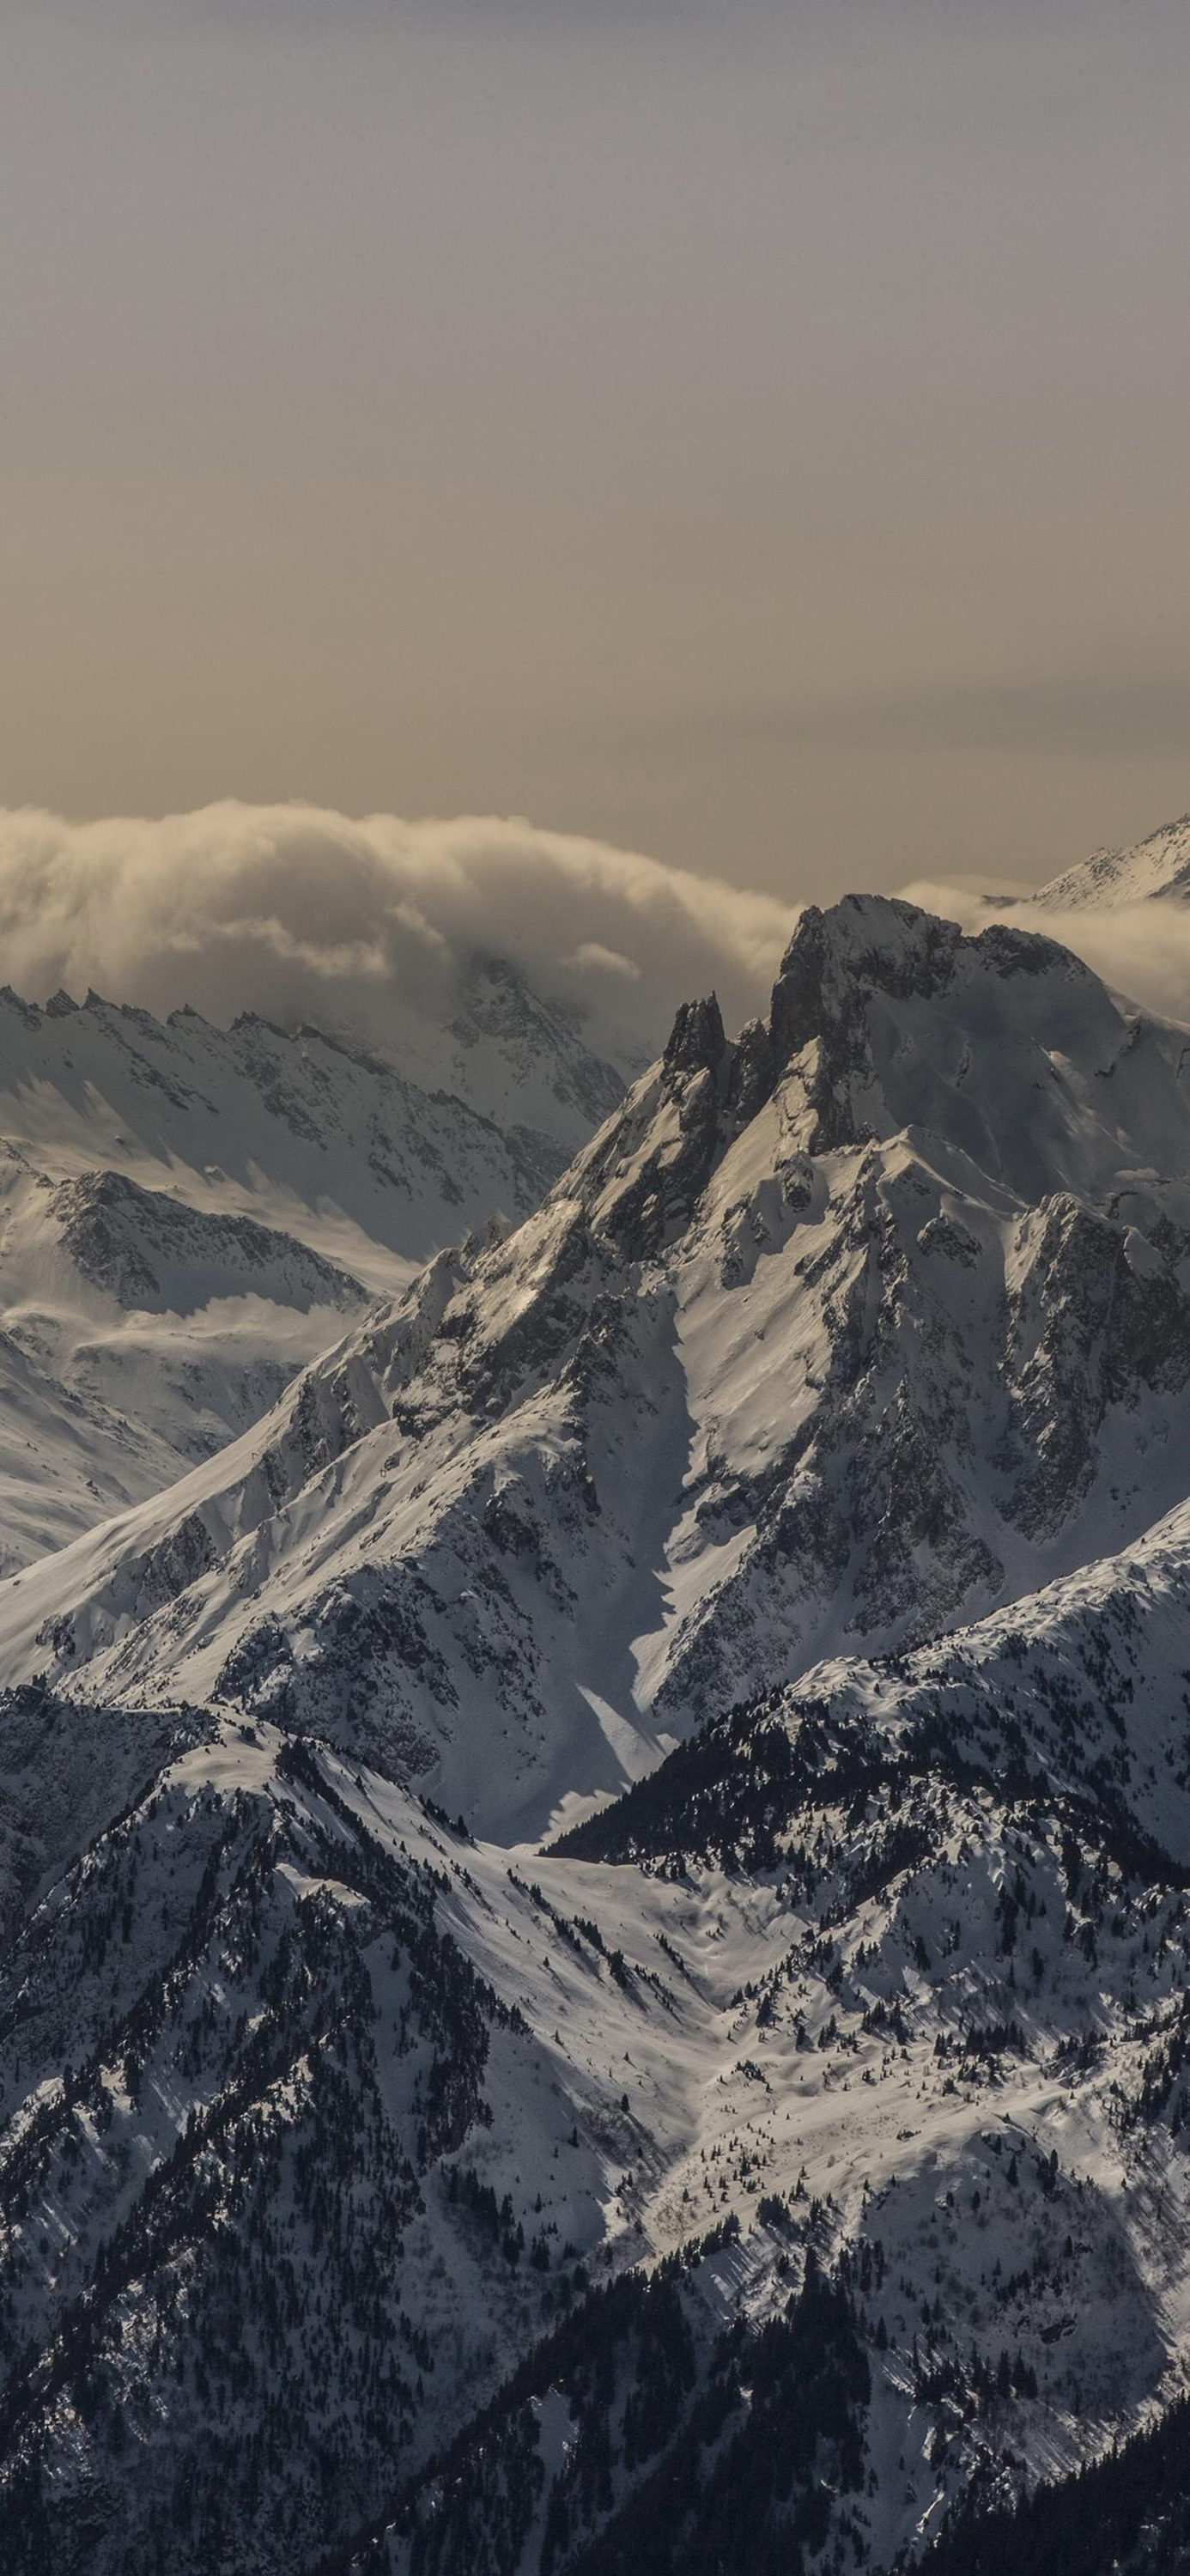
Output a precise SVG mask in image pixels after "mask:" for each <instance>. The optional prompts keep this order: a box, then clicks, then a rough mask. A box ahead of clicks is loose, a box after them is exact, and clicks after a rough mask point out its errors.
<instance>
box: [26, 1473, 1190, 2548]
mask: <svg viewBox="0 0 1190 2576" xmlns="http://www.w3.org/2000/svg"><path fill="white" fill-rule="evenodd" d="M1133 1578H1134V1565H1133V1558H1132V1556H1131V1555H1130V1556H1129V1558H1128V1559H1126V1560H1123V1561H1118V1562H1117V1563H1115V1564H1114V1565H1110V1566H1104V1567H1102V1568H1099V1569H1096V1570H1094V1571H1092V1572H1091V1573H1088V1574H1086V1575H1082V1576H1080V1577H1078V1578H1071V1579H1068V1580H1067V1581H1066V1582H1065V1583H1063V1584H1061V1585H1058V1586H1056V1587H1054V1589H1053V1590H1052V1592H1051V1593H1050V1595H1049V1596H1048V1598H1047V1599H1046V1600H1044V1601H1042V1602H1038V1603H1034V1604H1031V1605H1029V1606H1028V1607H1027V1608H1026V1607H1022V1609H1021V1611H1020V1612H1019V1614H1017V1615H1016V1616H1015V1617H1014V1618H1012V1619H1009V1618H1008V1617H1006V1616H1004V1615H1000V1616H997V1617H996V1618H994V1619H993V1620H991V1621H989V1622H987V1623H985V1624H984V1625H983V1626H982V1627H980V1628H978V1629H976V1630H974V1631H972V1632H971V1633H970V1634H969V1635H967V1636H964V1637H963V1638H960V1639H957V1640H955V1641H954V1643H953V1645H952V1646H950V1647H943V1646H941V1645H940V1646H938V1647H935V1648H931V1649H926V1650H922V1652H921V1653H919V1654H916V1655H914V1656H912V1657H909V1658H905V1659H903V1661H899V1662H896V1663H893V1664H886V1665H884V1666H883V1667H880V1668H871V1667H864V1666H859V1667H852V1666H848V1665H839V1666H836V1667H833V1668H828V1669H823V1670H819V1671H817V1672H815V1673H814V1674H813V1675H811V1676H808V1677H807V1679H806V1680H805V1681H804V1682H803V1683H802V1684H801V1685H800V1686H798V1687H796V1688H794V1689H791V1690H787V1691H784V1692H781V1693H778V1694H774V1695H772V1696H771V1697H770V1698H768V1699H767V1700H765V1701H764V1702H763V1703H760V1704H757V1705H754V1706H751V1707H748V1708H745V1709H742V1710H740V1711H739V1712H737V1713H736V1714H735V1715H734V1716H732V1717H730V1718H727V1719H723V1720H721V1721H718V1722H716V1724H714V1725H713V1726H712V1727H711V1729H710V1730H709V1732H708V1733H707V1734H706V1735H705V1736H704V1737H702V1738H700V1739H699V1740H698V1741H696V1742H695V1743H693V1744H692V1745H690V1746H689V1747H685V1748H682V1749H681V1750H680V1751H678V1752H676V1753H675V1754H674V1755H673V1756H672V1757H671V1759H670V1761H669V1762H668V1763H667V1764H666V1765H665V1767H664V1768H663V1769H662V1770H661V1771H659V1772H658V1773H656V1774H655V1775H654V1777H653V1778H652V1779H651V1780H650V1781H649V1782H647V1783H645V1784H643V1785H642V1786H641V1787H639V1788H638V1789H636V1790H635V1791H634V1792H633V1793H631V1795H630V1796H629V1798H628V1799H627V1800H626V1801H625V1803H624V1805H623V1807H622V1808H619V1809H611V1810H609V1811H607V1812H605V1813H604V1814H603V1815H602V1816H600V1817H598V1818H595V1819H593V1820H591V1821H590V1822H588V1824H587V1825H586V1826H585V1827H583V1828H582V1829H581V1830H580V1831H579V1832H578V1833H577V1834H576V1835H574V1836H573V1837H572V1838H571V1842H570V1845H569V1848H567V1849H565V1850H562V1851H556V1852H551V1853H549V1854H547V1855H537V1854H531V1853H526V1852H515V1851H514V1852H510V1851H509V1850H508V1849H507V1848H500V1847H498V1846H494V1845H491V1844H478V1845H477V1844H475V1843H473V1842H471V1841H470V1840H469V1839H468V1838H467V1837H466V1836H465V1835H464V1834H462V1833H461V1832H460V1831H459V1829H458V1828H457V1826H452V1825H451V1824H450V1823H449V1821H448V1819H447V1818H446V1817H445V1816H444V1815H443V1814H441V1813H440V1812H439V1811H437V1810H428V1809H427V1808H426V1807H424V1806H423V1805H422V1804H420V1803H419V1801H418V1800H417V1799H416V1798H415V1797H414V1796H413V1795H411V1793H410V1792H409V1791H407V1790H406V1789H404V1788H402V1787H400V1786H399V1785H397V1784H395V1783H393V1782H391V1781H387V1780H385V1779H382V1778H380V1777H379V1776H378V1775H376V1774H373V1773H370V1772H368V1771H367V1770H366V1769H363V1768H361V1766H360V1765H359V1763H358V1761H357V1760H355V1759H352V1758H348V1759H346V1760H345V1759H343V1758H337V1757H335V1756H334V1755H333V1754H331V1753H330V1752H328V1751H327V1750H326V1749H325V1748H323V1747H320V1746H319V1745H317V1744H316V1743H311V1742H310V1741H309V1740H308V1739H302V1738H295V1737H294V1736H293V1735H291V1734H290V1733H288V1732H287V1731H286V1730H285V1729H278V1728H276V1727H275V1726H273V1725H272V1724H271V1723H267V1722H262V1723H260V1724H254V1723H252V1722H250V1721H245V1722H237V1721H236V1720H234V1719H231V1718H228V1717H225V1718H223V1719H221V1720H219V1721H217V1722H214V1723H212V1721H210V1720H209V1719H208V1720H207V1721H206V1722H205V1724H204V1723H203V1721H201V1720H199V1719H197V1718H195V1717H194V1716H189V1717H185V1718H183V1717H181V1716H179V1717H178V1718H177V1719H176V1720H175V1721H174V1724H175V1728H176V1740H175V1742H174V1743H173V1744H172V1745H166V1746H165V1747H164V1748H163V1749H162V1750H160V1751H159V1754H158V1766H157V1768H156V1769H155V1771H154V1773H153V1775H152V1776H151V1777H150V1778H149V1779H148V1780H147V1781H146V1782H144V1783H142V1784H141V1785H140V1786H139V1787H138V1788H137V1789H136V1790H135V1791H134V1792H133V1794H132V1795H131V1797H130V1798H127V1799H126V1801H125V1802H124V1812H123V1813H122V1814H120V1815H118V1816H117V1817H115V1818H114V1819H113V1820H112V1821H110V1822H107V1823H105V1824H104V1826H103V1828H102V1829H101V1830H99V1831H98V1833H97V1834H96V1837H95V1839H94V1840H93V1842H92V1843H91V1845H90V1847H89V1848H88V1849H87V1850H86V1851H85V1852H84V1853H81V1854H80V1856H79V1857H78V1859H77V1860H76V1862H75V1863H74V1865H73V1866H72V1867H71V1869H70V1870H69V1871H68V1872H67V1873H66V1874H65V1875H63V1876H60V1877H59V1878H58V1879H57V1881H56V1883H54V1884H52V1885H50V1886H48V1887H47V1888H46V1889H45V1892H44V1894H42V1895H41V1896H40V1900H39V1901H38V1891H37V1888H36V1886H34V1885H32V1884H31V1887H30V1893H29V1899H28V1903H27V1908H26V1912H25V1917H24V1921H23V1924H22V1926H21V1928H20V1930H19V1933H18V1935H17V1937H16V1938H15V1940H13V1941H12V1942H10V1945H9V1947H8V1951H7V1955H6V1957H5V1958H4V1959H3V1961H2V1962H0V2106H2V2125H0V2301H3V2313H4V2316H5V2320H6V2325H7V2329H8V2335H7V2350H8V2353H9V2354H10V2356H11V2359H10V2363H9V2368H8V2373H7V2379H6V2384H5V2385H4V2386H3V2388H0V2491H2V2495H3V2507H4V2512H5V2530H6V2534H7V2541H6V2546H7V2548H8V2550H9V2552H10V2555H9V2559H8V2562H7V2563H8V2564H9V2565H11V2567H12V2569H13V2576H34V2571H37V2576H41V2571H42V2570H43V2569H44V2568H45V2567H46V2566H48V2565H51V2564H52V2565H54V2566H62V2567H65V2568H73V2567H76V2566H77V2567H79V2568H80V2569H81V2568H82V2567H83V2566H85V2567H86V2568H87V2570H88V2576H109V2571H110V2576H114V2571H115V2570H116V2569H118V2568H121V2567H122V2566H124V2565H126V2564H128V2563H129V2561H130V2560H132V2561H134V2562H135V2563H136V2564H137V2565H138V2566H144V2567H146V2568H147V2569H149V2570H151V2571H161V2576H199V2571H205V2570H206V2569H207V2568H208V2567H210V2566H211V2565H220V2564H223V2563H227V2564H229V2565H230V2564H236V2563H241V2564H243V2565H244V2566H246V2567H247V2566H251V2567H252V2568H253V2569H254V2570H255V2571H259V2576H279V2571H280V2570H282V2569H285V2570H286V2571H289V2576H324V2571H326V2570H328V2569H329V2568H332V2567H333V2568H336V2569H345V2568H348V2567H351V2568H356V2567H358V2568H360V2569H361V2570H362V2569H364V2568H367V2569H369V2570H371V2571H375V2570H377V2569H378V2568H379V2569H384V2570H387V2571H388V2572H389V2576H457V2571H458V2570H459V2569H460V2568H465V2567H470V2566H477V2567H483V2568H484V2569H486V2570H487V2571H488V2576H611V2571H614V2576H636V2572H637V2571H639V2569H640V2568H641V2567H643V2566H649V2567H654V2566H655V2567H656V2568H657V2569H658V2570H659V2571H660V2576H690V2571H694V2576H708V2571H709V2570H712V2569H714V2568H715V2567H716V2566H719V2567H722V2566H724V2565H728V2566H731V2567H732V2568H733V2569H737V2568H738V2570H739V2571H740V2576H759V2571H761V2570H767V2569H770V2568H782V2567H784V2566H785V2565H787V2564H788V2565H796V2564H797V2563H798V2561H797V2559H796V2558H795V2557H794V2556H793V2555H792V2551H793V2549H794V2547H795V2546H796V2547H798V2548H800V2549H802V2550H803V2552H804V2553H806V2554H805V2555H804V2557H803V2562H802V2563H803V2564H806V2565H809V2566H812V2567H815V2568H822V2569H823V2570H827V2569H830V2570H834V2569H836V2568H838V2569H839V2570H842V2569H843V2568H855V2569H858V2570H865V2571H874V2570H876V2569H882V2568H887V2567H888V2566H889V2565H890V2563H891V2561H892V2560H893V2558H894V2556H895V2555H896V2554H897V2553H898V2552H900V2551H905V2550H907V2551H909V2552H911V2553H912V2552H915V2551H916V2550H917V2549H919V2548H920V2546H921V2545H922V2543H923V2541H925V2540H927V2539H928V2538H929V2537H930V2536H931V2535H932V2534H933V2533H935V2532H936V2531H938V2530H939V2529H940V2528H941V2527H942V2526H943V2525H944V2523H945V2521H946V2518H947V2516H948V2514H949V2513H950V2511H951V2509H952V2508H953V2507H954V2506H955V2505H956V2504H957V2503H959V2502H961V2501H962V2500H964V2499H966V2498H967V2497H969V2495H970V2494H971V2492H972V2491H973V2489H974V2488H978V2487H980V2486H982V2487H983V2488H984V2489H985V2490H986V2491H987V2492H989V2493H992V2494H996V2493H1000V2494H1005V2493H1011V2492H1013V2491H1016V2490H1019V2488H1020V2486H1021V2485H1022V2483H1024V2482H1026V2481H1028V2480H1032V2479H1035V2478H1037V2477H1039V2476H1043V2477H1054V2476H1056V2475H1058V2474H1060V2473H1061V2472H1062V2471H1063V2470H1068V2469H1070V2468H1072V2467H1074V2466H1076V2465H1077V2463H1078V2462H1079V2461H1080V2460H1081V2459H1083V2458H1087V2457H1095V2456H1098V2455H1101V2454H1102V2453H1104V2452H1105V2451H1106V2450H1107V2448H1108V2446H1109V2445H1110V2444H1111V2442H1112V2440H1113V2438H1115V2437H1116V2436H1118V2435H1125V2434H1128V2433H1129V2432H1131V2431H1132V2430H1134V2429H1135V2427H1136V2426H1137V2425H1139V2424H1141V2423H1143V2422H1144V2421H1145V2420H1147V2418H1148V2417H1149V2415H1150V2413H1151V2411H1152V2410H1153V2409H1154V2408H1155V2407H1157V2406H1159V2405H1162V2404H1165V2403H1167V2402H1169V2401H1170V2400H1171V2399H1172V2398H1174V2397H1176V2395H1177V2394H1178V2393H1179V2391H1180V2390H1181V2388H1182V2387H1183V2386H1184V2384H1185V2372H1186V2356H1187V2350H1188V2345H1187V2336H1188V2332H1190V2156H1188V2153H1187V2140H1188V2138H1190V2096H1188V2093H1187V2075H1188V2071H1190V2023H1188V2021H1187V2010H1186V2003H1185V1991H1186V1985H1187V1979H1188V1977H1190V1898H1188V1897H1187V1893H1186V1878H1187V1867H1186V1853H1187V1851H1188V1850H1190V1793H1188V1792H1187V1788H1186V1785H1185V1783H1186V1777H1187V1772H1186V1744H1187V1716H1186V1693H1185V1687H1184V1684H1185V1676H1184V1674H1183V1675H1181V1676H1179V1673H1178V1658H1179V1655H1180V1654H1181V1653H1184V1645H1183V1642H1182V1641H1183V1639H1184V1636H1185V1631H1186V1624H1187V1611H1188V1607H1190V1533H1188V1527H1187V1521H1186V1516H1185V1514H1183V1515H1181V1516H1180V1518H1179V1519H1178V1521H1177V1522H1176V1524H1171V1526H1170V1527H1169V1528H1168V1529H1166V1530H1165V1531H1164V1532H1159V1533H1155V1534H1154V1535H1153V1537H1152V1538H1151V1540H1149V1541H1148V1542H1146V1544H1145V1546H1144V1548H1143V1550H1140V1551H1138V1552H1137V1555H1136V1561H1135V1581H1136V1584H1137V1585H1138V1586H1139V1587H1140V1589H1141V1590H1142V1592H1144V1594H1145V1597H1146V1603H1147V1613H1146V1615H1144V1616H1139V1615H1137V1613H1136V1611H1135V1609H1134V1608H1133V1607H1131V1606H1130V1605H1131V1601H1132V1589H1133ZM30 1711H31V1702H30V1700H29V1698H28V1696H27V1695H26V1697H25V1698H24V1699H23V1700H22V1701H21V1703H20V1706H19V1709H18V1710H17V1711H16V1712H15V1713H13V1712H11V1711H10V1710H8V1709H6V1708H4V1707H0V1746H6V1745H7V1744H8V1743H9V1742H10V1741H12V1740H14V1735H15V1740H17V1741H19V1743H20V1744H21V1745H24V1744H26V1743H27V1739H28V1732H29V1721H30ZM71 1714H72V1712H71V1711H70V1708H69V1705H67V1706H66V1707H63V1705H62V1704H61V1703H57V1702H54V1701H52V1700H49V1701H43V1703H42V1722H43V1724H44V1725H45V1726H46V1728H47V1729H48V1730H50V1731H51V1732H53V1733H54V1734H55V1735H57V1736H60V1735H61V1732H62V1730H63V1727H64V1726H65V1727H66V1728H67V1730H68V1729H69V1722H70V1716H71ZM73 1714H74V1716H75V1718H76V1719H78V1718H80V1717H81V1715H82V1712H81V1711H78V1710H75V1711H74V1712H73ZM90 1723H91V1726H92V1727H93V1728H94V1729H95V1730H96V1732H97V1733H98V1734H100V1735H102V1733H103V1731H104V1729H105V1728H109V1727H110V1728H111V1730H112V1744H113V1752H114V1754H115V1755H116V1756H117V1757H118V1758H117V1768H118V1767H119V1764H121V1763H123V1764H127V1763H128V1762H130V1761H131V1760H132V1759H133V1758H134V1748H133V1747H132V1745H131V1744H130V1742H129V1738H128V1727H129V1723H130V1721H129V1719H128V1716H127V1714H126V1713H112V1712H108V1711H105V1710H103V1709H101V1708H97V1709H95V1710H93V1711H92V1712H91V1713H90ZM150 1723H151V1726H152V1728H155V1729H158V1730H159V1729H160V1728H161V1727H162V1724H163V1720H162V1719H161V1717H160V1716H157V1717H155V1718H153V1719H152V1720H151V1722H150V1721H149V1720H148V1719H146V1720H145V1721H142V1724H143V1725H144V1727H145V1728H146V1730H148V1728H149V1726H150ZM149 1742H150V1734H149V1732H148V1731H146V1732H145V1734H144V1735H143V1737H142V1740H141V1749H142V1750H144V1749H145V1748H146V1747H147V1745H148V1744H149ZM1150 1765H1151V1766H1152V1774H1153V1777H1154V1778H1155V1779H1156V1781H1157V1782H1158V1783H1160V1782H1163V1781H1164V1782H1167V1783H1169V1784H1170V1786H1171V1791H1172V1792H1173V1793H1175V1794H1172V1795H1171V1800H1170V1803H1169V1805H1168V1809H1167V1820H1168V1830H1167V1832H1166V1834H1165V1836H1164V1848H1163V1847H1162V1845H1161V1844H1160V1843H1158V1842H1155V1841H1154V1840H1153V1839H1152V1837H1151V1834H1150V1832H1149V1817H1150V1810H1151V1795H1152V1792H1151V1781H1150V1771H1149V1766H1150ZM117 1794H118V1785H117V1782H116V1781H115V1780H113V1784H112V1798H113V1802H114V1800H115V1798H116V1796H117ZM75 1797H76V1808H75V1813H76V1818H77V1819H81V1817H82V1815H83V1813H84V1812H85V1805H86V1801H87V1799H91V1801H92V1805H93V1798H94V1782H93V1780H82V1779H80V1781H79V1782H78V1784H77V1786H76V1790H75ZM1158 1798H1159V1792H1158ZM64 2064H67V2066H68V2072H67V2073H66V2075H65V2076H64V2075H63V2072H62V2070H63V2066H64ZM733 2533H734V2535H735V2537H734V2539H733ZM811 2541H812V2546H811V2545H810V2544H811ZM733 2549H734V2551H735V2554H734V2555H732V2554H730V2553H731V2551H732V2550H733ZM716 2551H717V2552H718V2555H717V2556H716V2554H715V2552H716ZM725 2552H726V2553H727V2554H726V2555H725ZM700 2553H701V2554H700ZM1004 2563H1006V2564H1007V2563H1011V2561H1010V2560H1006V2561H1005V2562H1004Z"/></svg>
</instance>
